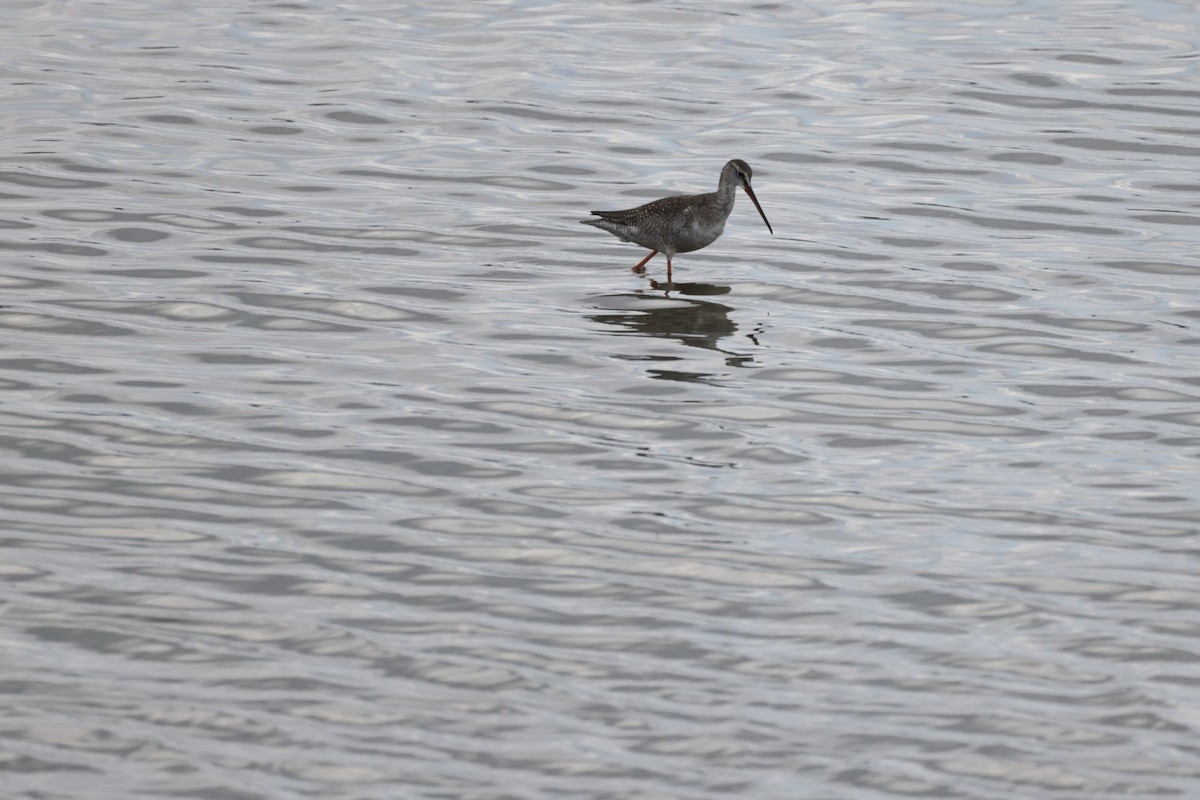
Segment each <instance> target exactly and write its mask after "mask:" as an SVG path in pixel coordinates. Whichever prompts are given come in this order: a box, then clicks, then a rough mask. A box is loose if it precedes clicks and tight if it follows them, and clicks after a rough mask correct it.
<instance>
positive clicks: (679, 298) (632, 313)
mask: <svg viewBox="0 0 1200 800" xmlns="http://www.w3.org/2000/svg"><path fill="white" fill-rule="evenodd" d="M650 286H651V289H652V291H639V292H627V293H621V294H611V295H604V296H603V297H602V298H598V299H599V300H600V302H599V303H598V306H599V307H600V308H601V309H602V312H603V313H599V314H592V315H589V316H588V318H589V319H591V320H592V321H594V322H598V323H600V324H602V325H604V326H606V327H608V328H615V329H617V331H616V332H617V333H618V335H624V334H631V333H632V334H641V335H643V336H649V337H653V338H658V339H675V340H677V341H678V342H681V343H682V344H685V345H687V346H688V347H697V348H700V349H703V350H711V351H713V352H717V353H721V354H722V355H724V356H725V366H727V367H747V366H752V365H753V363H754V356H753V355H750V354H745V353H737V352H734V351H732V350H729V349H727V348H725V347H722V346H721V345H720V342H721V340H722V339H727V338H729V337H731V336H733V335H734V334H735V333H737V331H738V325H737V323H736V322H734V321H733V320H732V319H730V316H729V315H730V312H731V311H733V308H732V307H730V306H727V305H725V304H723V303H716V302H713V301H711V300H701V299H697V298H701V297H714V296H717V295H723V294H729V292H730V291H731V290H730V287H728V286H720V285H715V284H711V283H672V284H669V285H667V284H660V283H658V282H657V281H651V283H650ZM748 336H749V338H750V339H751V341H753V340H754V337H753V335H752V334H749V335H748ZM641 358H646V360H654V361H675V360H681V358H677V357H674V356H667V355H664V356H653V357H645V356H642V357H641ZM650 374H651V375H652V376H653V377H656V378H661V379H663V380H681V381H705V382H707V381H711V380H714V379H717V378H719V377H720V376H718V375H716V374H712V373H696V372H681V371H675V370H666V369H652V370H650Z"/></svg>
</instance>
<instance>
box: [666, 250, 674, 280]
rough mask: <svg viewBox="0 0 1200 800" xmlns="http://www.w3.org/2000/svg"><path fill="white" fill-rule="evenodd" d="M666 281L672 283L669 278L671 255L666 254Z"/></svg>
mask: <svg viewBox="0 0 1200 800" xmlns="http://www.w3.org/2000/svg"><path fill="white" fill-rule="evenodd" d="M667 283H673V281H672V280H671V257H670V256H667Z"/></svg>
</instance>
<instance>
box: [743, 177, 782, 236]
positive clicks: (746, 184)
mask: <svg viewBox="0 0 1200 800" xmlns="http://www.w3.org/2000/svg"><path fill="white" fill-rule="evenodd" d="M742 188H743V189H745V190H746V194H748V195H750V199H751V200H753V201H754V207H755V208H757V209H758V215H759V216H760V217H762V218H763V222H766V223H767V230H769V231H771V235H772V236H774V235H775V231H774V229H772V228H771V223H770V221H768V220H767V215H766V214H765V213H764V212H763V210H762V206H760V205H759V204H758V198H757V197H755V196H754V190H753V189H751V188H750V181H742Z"/></svg>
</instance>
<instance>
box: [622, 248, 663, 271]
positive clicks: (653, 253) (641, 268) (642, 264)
mask: <svg viewBox="0 0 1200 800" xmlns="http://www.w3.org/2000/svg"><path fill="white" fill-rule="evenodd" d="M656 255H658V251H657V250H651V251H650V255H648V256H646V257H645V258H643V259H642V260H641V261H639V262H638V265H637V266H636V267H634V268H633V269H632V270H631V271H632V272H645V271H646V262H647V261H649V260H650V259H652V258H654V257H655V256H656ZM667 263H668V264H670V263H671V259H669V258H668V259H667Z"/></svg>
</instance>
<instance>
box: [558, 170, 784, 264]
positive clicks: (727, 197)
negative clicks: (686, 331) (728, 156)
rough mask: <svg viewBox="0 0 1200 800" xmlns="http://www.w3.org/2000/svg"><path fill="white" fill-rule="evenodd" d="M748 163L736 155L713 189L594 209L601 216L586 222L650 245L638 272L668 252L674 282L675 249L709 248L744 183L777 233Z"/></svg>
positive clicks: (677, 251) (645, 245)
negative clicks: (754, 186) (611, 208)
mask: <svg viewBox="0 0 1200 800" xmlns="http://www.w3.org/2000/svg"><path fill="white" fill-rule="evenodd" d="M752 174H754V173H753V172H752V171H751V169H750V165H749V164H747V163H746V162H745V161H742V160H741V159H740V158H735V159H734V160H733V161H730V162H729V163H728V164H726V165H725V168H724V169H722V170H721V182H720V184H718V185H717V190H716V191H715V192H709V193H708V194H680V195H673V196H671V197H664V198H662V199H661V200H654V201H651V202H649V203H646V204H645V205H644V206H638V207H637V208H629V209H626V210H624V211H593V212H592V213H593V214H595V215H596V216H597V217H599V218H600V219H581V220H579V221H580V222H582V223H583V224H584V225H595V226H596V227H597V228H600V229H601V230H606V231H608V232H609V233H611V234H612V235H613V236H616V237H617V238H618V239H620V240H621V241H623V242H634V243H636V244H640V245H641V246H642V247H649V248H650V251H651V252H650V255H648V256H646V257H645V258H643V259H642V260H641V261H640V262H639V263H638V265H637V266H636V267H634V268H633V271H634V272H643V271H645V269H646V262H648V261H649V260H650V259H652V258H654V257H655V256H656V255H658V254H659V253H664V254H665V255H666V256H667V283H670V282H671V258H672V257H673V256H674V255H675V254H676V253H690V252H692V251H693V250H699V249H700V248H702V247H708V246H709V245H710V244H712V243H713V242H715V241H716V240H717V237H719V236H720V235H721V234H722V233H723V232H724V231H725V220H727V219H729V212H730V211H732V210H733V199H734V195H736V194H737V187H738V186H741V187H742V188H743V189H745V190H746V194H748V195H750V199H751V200H752V201H753V202H754V207H755V208H757V209H758V213H759V214H760V215H761V216H762V218H763V222H766V223H767V230H769V231H771V234H772V235H774V234H775V231H774V230H772V229H771V223H770V222H768V221H767V215H766V214H765V213H763V210H762V206H760V205H759V204H758V198H757V197H755V196H754V190H753V189H751V188H750V176H751V175H752Z"/></svg>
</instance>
